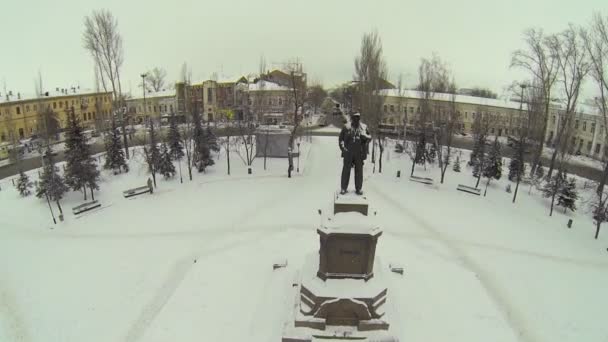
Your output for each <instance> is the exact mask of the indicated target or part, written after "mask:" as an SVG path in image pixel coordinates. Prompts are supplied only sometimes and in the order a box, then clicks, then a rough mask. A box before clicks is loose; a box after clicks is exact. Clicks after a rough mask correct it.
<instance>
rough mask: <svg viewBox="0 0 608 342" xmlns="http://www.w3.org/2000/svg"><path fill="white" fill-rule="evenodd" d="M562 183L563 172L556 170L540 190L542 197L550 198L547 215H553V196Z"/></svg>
mask: <svg viewBox="0 0 608 342" xmlns="http://www.w3.org/2000/svg"><path fill="white" fill-rule="evenodd" d="M563 184H564V176H563V173H562V172H561V170H560V171H558V172H557V173H556V174H555V176H553V177H551V179H549V180H547V183H545V185H544V186H543V189H542V192H543V197H545V198H551V209H550V211H549V216H552V215H553V204H554V203H555V197H556V196H557V194H558V193H559V192H560V190H561V188H562V186H563Z"/></svg>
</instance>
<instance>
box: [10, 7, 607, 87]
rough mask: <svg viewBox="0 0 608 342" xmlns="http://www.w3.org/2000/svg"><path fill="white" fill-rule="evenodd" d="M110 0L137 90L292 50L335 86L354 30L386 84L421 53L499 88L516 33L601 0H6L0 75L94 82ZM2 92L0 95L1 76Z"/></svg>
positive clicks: (561, 22)
mask: <svg viewBox="0 0 608 342" xmlns="http://www.w3.org/2000/svg"><path fill="white" fill-rule="evenodd" d="M99 8H106V9H109V10H111V11H112V12H113V13H114V15H115V16H116V17H117V18H118V21H119V29H120V32H121V33H122V35H123V39H124V50H125V63H124V67H123V70H122V75H123V76H122V77H123V80H124V83H123V89H127V90H128V89H129V88H131V89H132V90H133V91H134V92H135V91H139V88H138V87H137V85H138V84H139V82H140V78H139V74H141V73H142V72H143V71H146V70H148V69H151V68H153V67H155V66H159V67H163V68H165V69H166V70H167V72H168V76H169V79H170V80H175V79H176V78H177V77H178V75H179V71H180V68H181V64H182V63H183V62H187V63H188V64H189V66H190V68H191V69H192V73H193V77H194V79H199V78H204V77H207V76H208V75H209V74H211V73H213V72H218V73H220V72H222V71H223V73H224V74H230V75H236V74H241V73H242V74H246V73H250V72H256V71H257V70H258V64H259V59H260V56H261V55H262V54H264V56H265V57H266V60H267V64H268V67H269V68H270V67H271V66H272V63H273V62H282V61H285V60H287V59H289V58H293V57H299V58H300V59H301V61H302V62H303V63H304V66H305V68H306V71H307V72H308V73H309V79H311V80H319V81H321V82H323V83H324V84H325V85H326V86H332V85H335V84H337V83H341V82H343V81H347V80H350V79H352V75H353V59H354V56H355V55H356V54H357V52H358V48H359V44H360V39H361V35H362V34H363V33H364V32H369V31H371V30H373V29H377V30H378V32H379V33H380V35H381V37H382V40H383V45H384V54H385V58H386V60H387V63H388V67H389V73H390V75H391V77H390V79H391V81H395V80H396V78H397V75H398V74H399V73H404V76H405V80H406V82H407V85H408V86H413V85H414V83H415V81H416V78H417V74H416V70H417V66H418V64H419V61H420V58H421V57H427V56H430V55H431V53H432V52H433V51H434V52H437V53H438V54H439V55H440V57H442V58H443V59H444V60H445V61H447V62H448V64H449V65H450V67H451V68H452V70H453V71H454V73H455V77H456V82H457V84H458V86H459V87H472V86H483V87H490V88H491V89H492V90H494V91H495V92H498V93H500V92H501V90H502V88H503V87H504V86H505V85H507V84H509V83H511V82H512V81H513V80H515V79H518V78H520V77H521V75H522V74H521V72H518V71H517V70H512V69H511V70H510V69H509V67H508V66H509V61H510V56H511V53H512V51H513V50H515V49H517V48H520V47H523V42H522V32H523V30H524V29H525V28H527V27H532V26H536V27H541V28H543V29H544V30H545V31H546V32H557V31H561V30H563V29H564V28H566V26H567V23H568V22H572V23H575V24H585V23H587V22H588V21H589V19H590V18H591V16H592V13H593V12H594V11H598V10H599V11H601V12H602V13H603V14H608V1H605V0H577V1H571V0H567V1H563V0H560V1H555V0H513V1H500V2H493V1H487V0H461V1H438V0H436V1H417V0H409V1H406V0H395V1H389V0H386V1H379V0H376V1H372V0H369V1H367V0H365V1H357V0H350V1H347V0H307V1H297V2H296V1H289V0H263V1H261V0H256V1H254V0H236V1H228V0H215V1H207V0H193V1H187V0H175V1H169V0H167V1H161V2H154V1H132V0H104V1H83V0H57V1H48V0H44V1H43V0H38V1H27V0H20V1H17V0H6V1H5V2H4V3H3V4H2V6H1V9H0V13H2V15H1V16H0V32H1V34H2V45H0V46H1V47H2V48H1V52H0V82H5V83H6V88H7V90H13V91H14V92H17V91H21V92H26V93H30V92H32V91H33V89H34V78H35V77H36V74H37V72H38V70H40V71H41V72H42V75H43V79H44V84H45V87H46V88H54V87H68V86H71V85H75V84H80V85H81V86H83V87H91V86H92V85H93V64H92V61H91V58H90V56H89V55H88V53H87V52H85V50H84V49H83V47H82V39H81V36H82V31H83V24H82V22H83V18H84V16H85V15H88V14H90V13H91V11H92V10H93V9H99ZM0 91H2V92H4V89H3V84H2V83H0Z"/></svg>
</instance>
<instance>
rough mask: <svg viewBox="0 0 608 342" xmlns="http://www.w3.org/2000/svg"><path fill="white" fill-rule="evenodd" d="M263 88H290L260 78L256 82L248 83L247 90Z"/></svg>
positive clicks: (261, 89)
mask: <svg viewBox="0 0 608 342" xmlns="http://www.w3.org/2000/svg"><path fill="white" fill-rule="evenodd" d="M263 90H290V88H288V87H284V86H282V85H279V84H276V83H274V82H269V81H264V80H260V81H258V82H257V83H253V84H249V91H263Z"/></svg>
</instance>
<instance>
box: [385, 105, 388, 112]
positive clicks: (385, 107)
mask: <svg viewBox="0 0 608 342" xmlns="http://www.w3.org/2000/svg"><path fill="white" fill-rule="evenodd" d="M387 109H388V107H387V105H384V112H385V113H386V112H387Z"/></svg>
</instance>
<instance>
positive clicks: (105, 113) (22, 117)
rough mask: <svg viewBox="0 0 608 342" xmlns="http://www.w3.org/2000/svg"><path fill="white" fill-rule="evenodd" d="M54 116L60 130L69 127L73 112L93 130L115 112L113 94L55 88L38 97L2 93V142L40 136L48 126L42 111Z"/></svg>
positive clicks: (83, 123)
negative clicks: (42, 117) (42, 116)
mask: <svg viewBox="0 0 608 342" xmlns="http://www.w3.org/2000/svg"><path fill="white" fill-rule="evenodd" d="M45 110H51V111H53V112H54V113H55V115H54V116H55V117H56V119H57V124H58V126H59V128H60V129H64V128H65V127H66V126H67V121H68V115H69V114H70V113H71V112H72V111H73V112H74V114H75V115H76V117H77V118H78V119H79V120H80V122H81V124H82V125H83V126H84V127H85V129H93V128H95V127H96V126H97V127H99V125H102V124H103V123H104V122H106V121H107V120H108V118H109V117H110V114H111V111H112V93H111V92H96V91H91V90H82V89H80V88H79V87H71V88H55V90H54V91H45V92H44V93H43V94H40V95H39V96H38V95H25V94H21V93H13V92H7V93H2V94H0V142H11V143H14V142H16V141H17V140H20V139H26V138H30V137H33V136H35V135H37V134H40V133H41V132H42V130H43V129H44V127H45V125H44V123H43V122H42V120H41V112H43V111H45Z"/></svg>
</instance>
